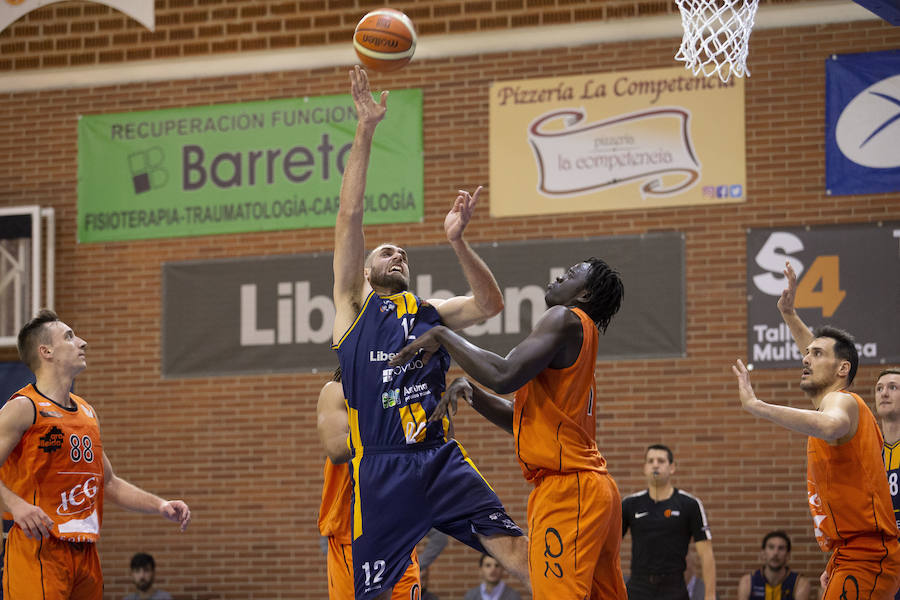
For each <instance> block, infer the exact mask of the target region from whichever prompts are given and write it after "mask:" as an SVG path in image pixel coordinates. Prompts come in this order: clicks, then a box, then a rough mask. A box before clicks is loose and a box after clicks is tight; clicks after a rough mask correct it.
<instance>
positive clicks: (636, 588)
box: [622, 444, 716, 600]
mask: <svg viewBox="0 0 900 600" xmlns="http://www.w3.org/2000/svg"><path fill="white" fill-rule="evenodd" d="M674 474H675V457H674V455H673V454H672V450H670V449H669V448H668V447H667V446H663V445H662V444H653V445H652V446H650V447H648V448H647V452H646V454H645V455H644V476H645V477H646V479H647V489H646V490H642V491H640V492H637V493H634V494H631V495H630V496H626V497H625V499H624V500H622V536H623V537H624V536H625V534H626V533H627V532H628V530H629V529H631V578H630V579H629V580H628V585H627V588H628V598H629V600H688V598H689V597H690V596H689V595H688V591H687V586H686V585H685V580H684V571H685V569H686V568H687V562H686V560H685V558H686V556H687V552H688V546H689V545H690V542H691V540H692V539H693V540H694V547H695V548H696V549H697V554H698V556H699V557H700V564H701V567H702V571H703V583H704V597H705V598H706V600H715V597H716V562H715V558H714V557H713V550H712V541H711V540H712V536H711V535H710V533H709V524H708V523H707V522H706V512H705V511H704V510H703V503H702V502H700V499H699V498H695V497H694V496H691V495H690V494H688V493H686V492H684V491H683V490H679V489H678V488H676V487H673V486H672V483H671V477H672V475H674Z"/></svg>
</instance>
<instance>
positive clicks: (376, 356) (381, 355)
mask: <svg viewBox="0 0 900 600" xmlns="http://www.w3.org/2000/svg"><path fill="white" fill-rule="evenodd" d="M395 356H397V354H396V353H394V352H385V351H384V350H369V362H387V361H389V360H391V359H392V358H394V357H395Z"/></svg>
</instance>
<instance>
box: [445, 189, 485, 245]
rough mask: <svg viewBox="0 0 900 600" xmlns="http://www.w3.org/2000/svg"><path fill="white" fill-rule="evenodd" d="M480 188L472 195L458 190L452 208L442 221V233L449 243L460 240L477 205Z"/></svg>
mask: <svg viewBox="0 0 900 600" xmlns="http://www.w3.org/2000/svg"><path fill="white" fill-rule="evenodd" d="M481 189H482V186H480V185H479V186H478V188H477V189H476V190H475V193H474V194H469V192H467V191H466V190H459V194H458V195H457V196H456V200H455V201H454V202H453V208H451V209H450V212H448V213H447V217H446V218H445V219H444V231H445V232H446V233H447V240H449V241H451V242H455V241H458V240H460V239H462V235H463V231H465V229H466V225H468V224H469V219H471V218H472V213H474V212H475V205H476V204H478V195H479V194H481Z"/></svg>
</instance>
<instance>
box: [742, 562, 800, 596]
mask: <svg viewBox="0 0 900 600" xmlns="http://www.w3.org/2000/svg"><path fill="white" fill-rule="evenodd" d="M796 585H797V573H795V572H794V571H790V572H789V573H788V576H787V577H785V578H784V581H782V582H781V583H779V584H778V585H775V586H772V585H769V582H768V581H766V577H765V575H763V574H762V570H761V569H757V570H756V571H754V572H753V575H751V576H750V600H792V599H793V598H794V587H796Z"/></svg>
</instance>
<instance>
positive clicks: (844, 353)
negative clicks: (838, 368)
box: [813, 325, 859, 386]
mask: <svg viewBox="0 0 900 600" xmlns="http://www.w3.org/2000/svg"><path fill="white" fill-rule="evenodd" d="M813 335H814V336H816V337H817V338H820V337H827V338H831V339H833V340H834V355H835V357H837V358H839V359H841V360H846V361H849V362H850V373H849V374H848V375H847V385H848V386H849V385H850V384H852V383H853V378H854V377H856V369H857V368H858V367H859V353H858V352H857V351H856V340H855V339H853V336H852V335H850V334H849V333H847V332H846V331H844V330H843V329H838V328H837V327H832V326H831V325H823V326H822V327H819V328H818V329H816V330H815V331H813Z"/></svg>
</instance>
